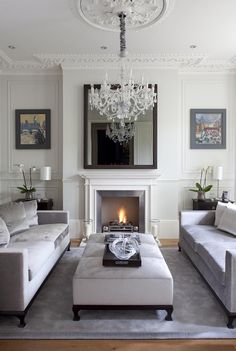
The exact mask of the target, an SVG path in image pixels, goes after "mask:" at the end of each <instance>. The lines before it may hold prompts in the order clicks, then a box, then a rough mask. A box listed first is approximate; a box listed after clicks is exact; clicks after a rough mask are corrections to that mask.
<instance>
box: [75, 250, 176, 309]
mask: <svg viewBox="0 0 236 351" xmlns="http://www.w3.org/2000/svg"><path fill="white" fill-rule="evenodd" d="M73 303H74V305H151V306H152V305H154V306H156V305H172V304H173V279H172V276H171V273H170V271H169V269H168V267H167V265H166V263H165V261H164V259H163V258H162V259H161V258H154V257H142V266H141V267H139V268H133V267H132V268H128V267H126V268H124V267H104V266H102V256H101V257H82V258H81V260H80V263H79V265H78V267H77V270H76V272H75V274H74V277H73Z"/></svg>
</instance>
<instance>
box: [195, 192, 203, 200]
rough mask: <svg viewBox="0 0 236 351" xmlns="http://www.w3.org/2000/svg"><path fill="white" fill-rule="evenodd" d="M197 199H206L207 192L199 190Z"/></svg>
mask: <svg viewBox="0 0 236 351" xmlns="http://www.w3.org/2000/svg"><path fill="white" fill-rule="evenodd" d="M197 199H198V200H205V192H204V191H198V193H197Z"/></svg>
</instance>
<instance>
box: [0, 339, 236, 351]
mask: <svg viewBox="0 0 236 351" xmlns="http://www.w3.org/2000/svg"><path fill="white" fill-rule="evenodd" d="M0 350H1V351H172V350H173V351H233V350H236V340H11V341H7V340H2V341H1V340H0Z"/></svg>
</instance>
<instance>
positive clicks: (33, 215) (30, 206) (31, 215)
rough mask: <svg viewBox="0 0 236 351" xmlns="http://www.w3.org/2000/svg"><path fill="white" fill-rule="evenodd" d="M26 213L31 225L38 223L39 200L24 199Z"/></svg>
mask: <svg viewBox="0 0 236 351" xmlns="http://www.w3.org/2000/svg"><path fill="white" fill-rule="evenodd" d="M23 205H24V208H25V214H26V220H27V222H28V224H29V226H30V227H31V226H33V225H38V215H37V207H38V206H37V201H36V200H32V201H24V202H23Z"/></svg>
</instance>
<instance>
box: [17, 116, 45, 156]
mask: <svg viewBox="0 0 236 351" xmlns="http://www.w3.org/2000/svg"><path fill="white" fill-rule="evenodd" d="M15 119H16V121H15V126H16V149H50V147H51V138H50V133H51V111H50V110H15Z"/></svg>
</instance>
